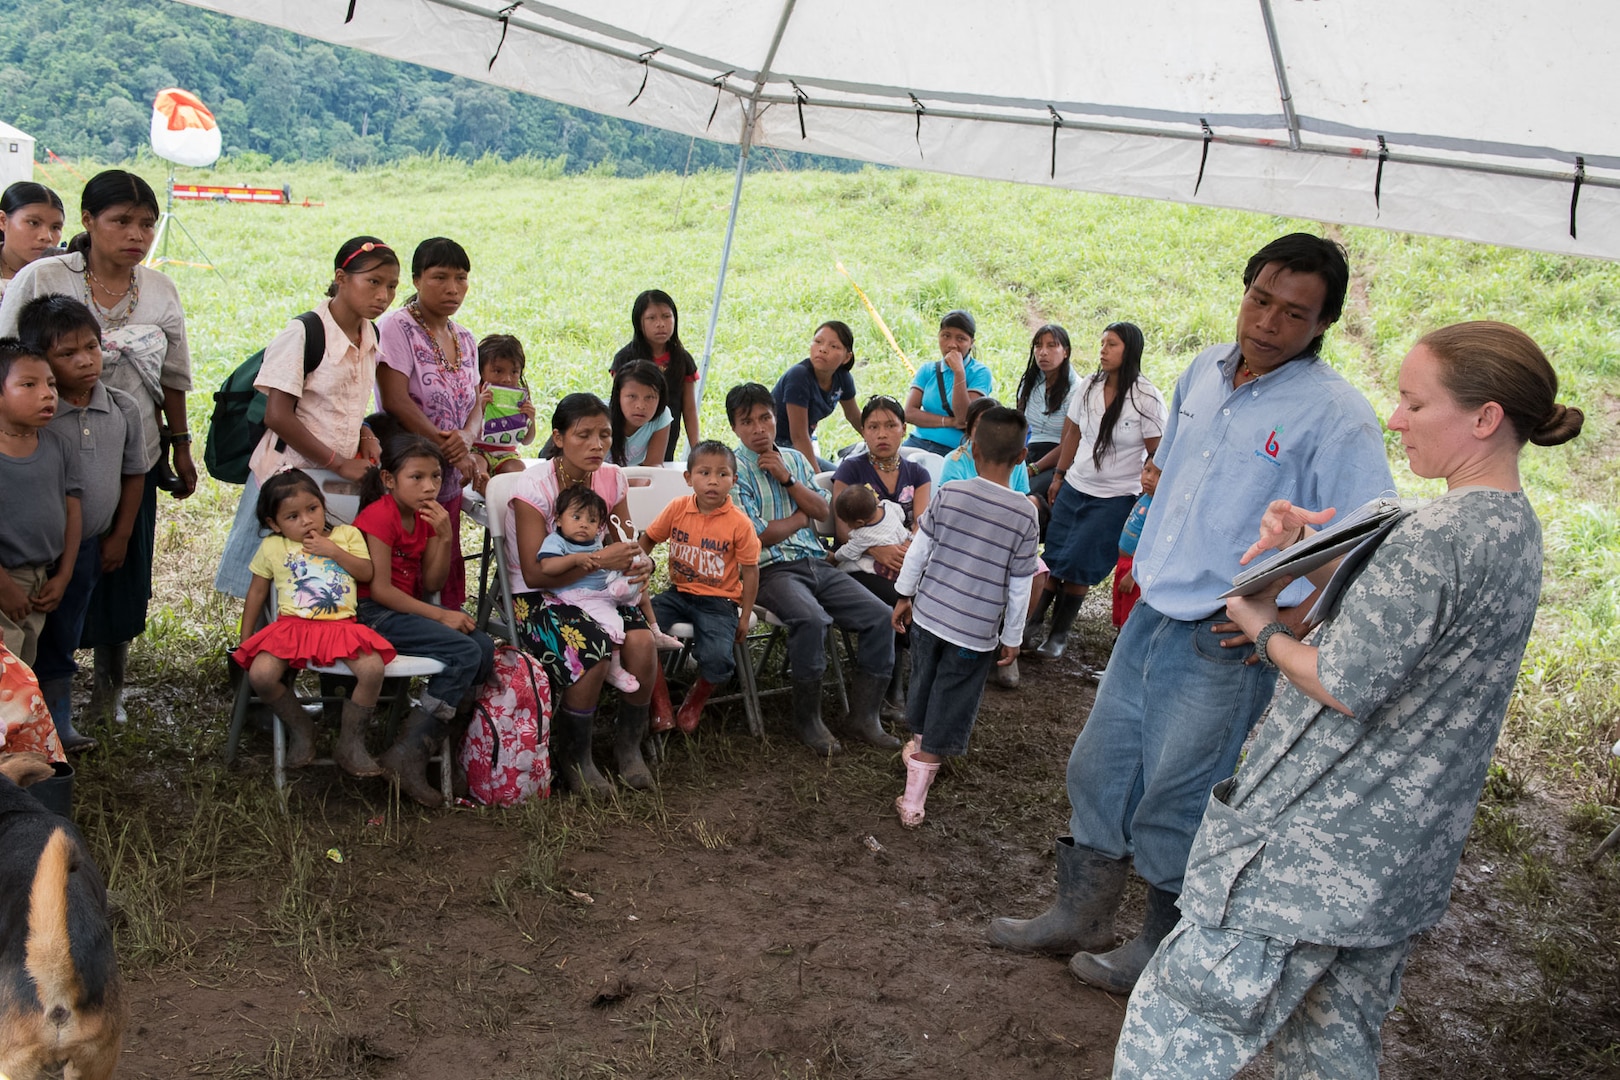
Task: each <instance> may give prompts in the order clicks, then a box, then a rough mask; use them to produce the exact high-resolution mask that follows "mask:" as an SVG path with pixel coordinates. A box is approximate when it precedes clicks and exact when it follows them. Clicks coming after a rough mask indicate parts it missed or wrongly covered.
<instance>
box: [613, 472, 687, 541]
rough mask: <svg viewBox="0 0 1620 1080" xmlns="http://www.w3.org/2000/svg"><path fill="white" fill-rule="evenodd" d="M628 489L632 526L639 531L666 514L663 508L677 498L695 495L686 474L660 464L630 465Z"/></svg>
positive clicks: (625, 475) (627, 477) (627, 480)
mask: <svg viewBox="0 0 1620 1080" xmlns="http://www.w3.org/2000/svg"><path fill="white" fill-rule="evenodd" d="M624 479H625V483H626V484H628V485H629V490H628V492H627V493H626V495H625V502H626V503H627V504H628V509H629V511H630V522H631V525H632V526H633V527H634V528H635V529H636V530H637V531H640V530H642V529H645V528H646V527H647V526H648V525H651V524H652V523H653V519H654V518H656V517H658V515H659V514H661V513H663V512H664V507H666V506H668V505H669V504H670V503H672V502H674V501H675V500H676V499H679V498H682V497H684V496H687V495H690V494H692V488H691V486H690V485H688V484H687V482H686V476H685V475H684V473H681V472H676V471H675V470H673V469H665V468H663V467H661V466H658V465H631V466H628V467H627V468H626V469H625V470H624Z"/></svg>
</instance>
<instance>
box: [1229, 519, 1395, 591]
mask: <svg viewBox="0 0 1620 1080" xmlns="http://www.w3.org/2000/svg"><path fill="white" fill-rule="evenodd" d="M1413 509H1415V506H1413V505H1411V504H1408V503H1403V502H1402V501H1401V500H1399V499H1386V498H1379V499H1373V500H1372V501H1370V502H1367V503H1363V504H1362V505H1361V506H1359V507H1357V508H1356V509H1355V510H1353V511H1352V512H1350V513H1349V514H1346V515H1345V516H1344V517H1343V518H1341V519H1340V520H1338V521H1336V522H1334V523H1332V524H1331V525H1329V526H1327V527H1326V528H1324V529H1323V530H1322V531H1321V532H1318V533H1316V534H1314V535H1312V536H1309V537H1307V538H1305V539H1304V540H1301V541H1300V542H1299V543H1297V544H1294V545H1292V546H1291V547H1288V548H1286V549H1284V550H1282V551H1279V552H1277V553H1276V554H1274V555H1272V556H1271V557H1270V558H1269V559H1266V560H1265V561H1264V562H1259V563H1256V564H1255V565H1253V566H1251V567H1249V568H1247V569H1246V570H1244V571H1243V572H1242V573H1241V574H1238V575H1237V576H1236V577H1234V578H1233V579H1232V587H1231V588H1230V589H1228V590H1227V591H1226V592H1224V593H1222V594H1221V597H1222V598H1223V599H1224V598H1226V597H1228V596H1250V595H1253V594H1254V593H1257V592H1259V591H1260V590H1261V589H1264V588H1265V587H1266V586H1267V585H1270V584H1271V583H1272V582H1274V581H1276V580H1277V579H1278V578H1284V577H1288V578H1299V577H1304V576H1305V575H1306V574H1309V573H1310V572H1311V571H1312V570H1318V569H1320V568H1321V567H1323V566H1326V565H1327V564H1328V563H1330V562H1332V561H1333V560H1334V559H1337V558H1339V557H1340V556H1341V555H1347V554H1350V553H1357V554H1359V549H1361V548H1362V547H1363V545H1365V548H1366V552H1367V553H1370V552H1371V551H1372V549H1373V548H1375V547H1377V546H1378V542H1379V541H1380V540H1382V539H1383V538H1384V537H1385V536H1386V535H1387V534H1388V533H1389V531H1390V530H1391V529H1393V528H1394V527H1395V525H1396V523H1397V522H1398V521H1400V520H1401V518H1403V517H1405V516H1406V515H1407V514H1409V513H1411V512H1412V510H1413ZM1363 561H1365V555H1364V554H1363V555H1361V557H1360V559H1356V558H1346V559H1345V563H1347V564H1348V563H1352V562H1354V563H1355V564H1356V566H1357V567H1359V566H1360V564H1361V562H1363ZM1344 569H1345V567H1344V565H1341V566H1340V568H1339V571H1336V572H1335V574H1334V578H1333V580H1334V581H1338V583H1339V588H1340V589H1342V588H1343V587H1344V585H1343V582H1342V581H1339V578H1340V576H1341V572H1342V571H1343V570H1344ZM1336 594H1337V590H1335V595H1336ZM1326 599H1327V595H1326V592H1324V594H1323V597H1322V600H1319V601H1318V603H1317V608H1322V607H1323V603H1322V601H1324V600H1326Z"/></svg>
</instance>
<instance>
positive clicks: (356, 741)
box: [332, 700, 383, 776]
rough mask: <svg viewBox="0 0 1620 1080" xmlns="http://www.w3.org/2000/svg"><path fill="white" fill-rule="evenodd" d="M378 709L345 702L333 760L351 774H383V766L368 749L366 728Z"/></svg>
mask: <svg viewBox="0 0 1620 1080" xmlns="http://www.w3.org/2000/svg"><path fill="white" fill-rule="evenodd" d="M376 711H377V709H376V706H374V705H356V704H355V703H354V702H352V701H348V700H345V701H344V702H343V722H342V726H341V727H339V728H338V739H337V742H336V743H335V744H334V745H333V747H332V760H333V761H335V762H337V765H338V768H340V769H342V770H343V771H344V772H346V773H348V774H349V775H350V776H381V775H382V772H383V771H382V766H381V765H378V764H377V762H376V761H375V760H373V758H372V756H371V753H370V752H369V751H368V750H367V749H366V729H367V728H369V727H371V717H372V715H373V714H374V713H375V712H376Z"/></svg>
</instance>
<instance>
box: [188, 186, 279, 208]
mask: <svg viewBox="0 0 1620 1080" xmlns="http://www.w3.org/2000/svg"><path fill="white" fill-rule="evenodd" d="M171 190H172V191H173V192H174V197H175V198H176V199H189V200H193V201H203V202H234V203H272V204H275V205H278V206H285V205H287V204H288V203H291V202H292V188H290V187H278V188H259V187H237V186H235V185H231V184H175V185H173V186H172V188H171Z"/></svg>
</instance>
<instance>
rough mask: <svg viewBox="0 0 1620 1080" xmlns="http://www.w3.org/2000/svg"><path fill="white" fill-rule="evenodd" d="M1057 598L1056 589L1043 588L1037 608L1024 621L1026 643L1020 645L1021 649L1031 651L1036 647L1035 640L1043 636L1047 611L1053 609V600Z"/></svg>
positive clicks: (1036, 604) (1036, 602)
mask: <svg viewBox="0 0 1620 1080" xmlns="http://www.w3.org/2000/svg"><path fill="white" fill-rule="evenodd" d="M1056 599H1057V590H1056V589H1042V590H1041V597H1040V599H1039V600H1037V601H1035V610H1034V611H1033V612H1031V613H1030V616H1029V619H1028V621H1026V622H1025V623H1024V643H1023V644H1022V645H1020V646H1019V649H1020V650H1021V651H1023V652H1030V651H1031V650H1033V649H1034V648H1035V642H1036V640H1037V639H1038V638H1039V637H1040V636H1041V626H1042V625H1044V624H1045V622H1046V613H1047V612H1048V611H1051V610H1052V601H1053V600H1056Z"/></svg>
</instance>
